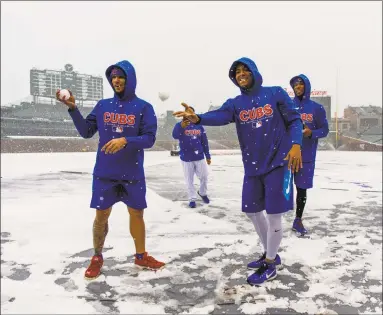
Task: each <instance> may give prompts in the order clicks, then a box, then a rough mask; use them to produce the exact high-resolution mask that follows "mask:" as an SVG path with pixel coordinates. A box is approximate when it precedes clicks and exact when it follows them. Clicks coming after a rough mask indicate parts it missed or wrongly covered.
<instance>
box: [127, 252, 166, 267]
mask: <svg viewBox="0 0 383 315" xmlns="http://www.w3.org/2000/svg"><path fill="white" fill-rule="evenodd" d="M134 256H135V257H136V258H135V260H134V264H135V265H136V266H137V267H139V268H141V269H151V270H160V269H162V268H163V267H164V266H165V263H163V262H161V261H158V260H156V259H155V258H153V257H152V256H148V253H147V252H145V253H144V257H142V259H137V256H136V255H134Z"/></svg>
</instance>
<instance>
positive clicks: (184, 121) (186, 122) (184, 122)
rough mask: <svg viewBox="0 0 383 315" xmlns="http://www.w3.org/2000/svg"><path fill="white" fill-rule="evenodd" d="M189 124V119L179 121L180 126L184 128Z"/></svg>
mask: <svg viewBox="0 0 383 315" xmlns="http://www.w3.org/2000/svg"><path fill="white" fill-rule="evenodd" d="M189 125H190V121H189V120H183V121H182V122H181V127H182V128H186V127H187V126H189Z"/></svg>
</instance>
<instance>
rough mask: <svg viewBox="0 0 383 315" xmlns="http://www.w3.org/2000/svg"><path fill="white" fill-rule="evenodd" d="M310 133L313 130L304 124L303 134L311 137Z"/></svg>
mask: <svg viewBox="0 0 383 315" xmlns="http://www.w3.org/2000/svg"><path fill="white" fill-rule="evenodd" d="M312 133H313V132H312V131H311V129H310V128H309V127H307V126H306V125H305V129H303V136H304V137H306V138H308V137H311V135H312Z"/></svg>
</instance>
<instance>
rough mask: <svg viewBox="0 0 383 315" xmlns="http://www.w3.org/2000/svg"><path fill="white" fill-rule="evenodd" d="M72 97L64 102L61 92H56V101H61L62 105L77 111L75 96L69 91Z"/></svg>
mask: <svg viewBox="0 0 383 315" xmlns="http://www.w3.org/2000/svg"><path fill="white" fill-rule="evenodd" d="M68 91H69V94H70V97H69V98H68V99H67V100H62V99H60V90H57V91H56V99H57V100H58V101H60V102H61V103H64V104H65V105H66V106H68V107H69V108H70V109H75V108H76V100H75V98H74V96H73V93H72V91H70V90H68Z"/></svg>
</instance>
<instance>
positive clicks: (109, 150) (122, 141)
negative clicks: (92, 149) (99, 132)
mask: <svg viewBox="0 0 383 315" xmlns="http://www.w3.org/2000/svg"><path fill="white" fill-rule="evenodd" d="M127 143H128V141H127V140H126V138H125V137H122V138H117V139H113V140H110V141H109V142H108V143H106V144H105V145H104V146H103V147H102V148H101V151H105V154H115V153H117V152H118V151H120V150H121V149H122V148H124V147H125V146H126V144H127Z"/></svg>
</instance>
